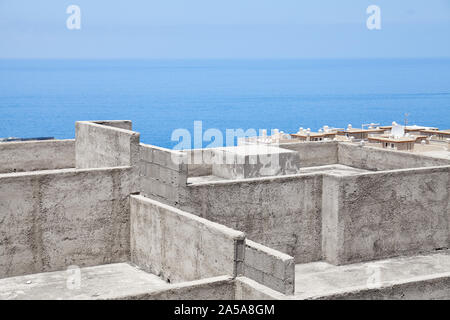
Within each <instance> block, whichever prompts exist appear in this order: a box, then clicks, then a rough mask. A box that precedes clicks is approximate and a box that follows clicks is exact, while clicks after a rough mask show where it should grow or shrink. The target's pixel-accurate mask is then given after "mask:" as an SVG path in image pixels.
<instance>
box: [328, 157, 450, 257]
mask: <svg viewBox="0 0 450 320" xmlns="http://www.w3.org/2000/svg"><path fill="white" fill-rule="evenodd" d="M325 183H326V182H325ZM328 194H329V195H332V197H336V195H337V198H334V200H333V201H332V204H331V205H330V207H329V208H326V209H327V210H325V208H324V211H323V217H324V219H325V220H327V219H328V220H329V221H334V228H336V229H335V230H334V231H333V230H331V232H330V230H328V229H327V231H326V232H325V233H324V235H325V237H330V242H331V243H334V244H335V246H337V247H336V248H335V249H334V250H337V251H338V252H325V256H326V257H327V261H330V262H332V263H335V264H345V263H351V262H358V261H369V260H375V259H382V258H386V257H392V256H396V255H405V254H417V253H420V252H423V251H431V250H434V249H439V248H448V247H450V241H449V239H450V238H449V234H450V229H449V222H450V219H449V213H450V166H448V167H435V168H421V169H408V170H397V171H390V172H377V173H366V174H361V175H355V176H344V177H339V178H338V182H337V183H335V188H334V189H333V190H332V191H330V192H328ZM329 225H331V223H330V224H329Z"/></svg>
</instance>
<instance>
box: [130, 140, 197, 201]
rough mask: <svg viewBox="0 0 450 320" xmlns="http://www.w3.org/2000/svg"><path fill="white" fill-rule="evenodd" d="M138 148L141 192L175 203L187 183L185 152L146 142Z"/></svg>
mask: <svg viewBox="0 0 450 320" xmlns="http://www.w3.org/2000/svg"><path fill="white" fill-rule="evenodd" d="M140 149H141V151H140V163H139V166H140V170H139V171H140V180H141V192H142V194H143V195H146V196H148V197H150V198H154V199H156V200H158V201H161V202H164V203H167V204H170V205H177V204H178V202H179V197H180V193H182V192H183V191H184V189H185V188H186V184H187V175H188V169H187V164H186V163H185V161H184V160H185V158H186V154H185V153H182V152H179V151H173V150H170V149H164V148H159V147H156V146H151V145H146V144H141V145H140Z"/></svg>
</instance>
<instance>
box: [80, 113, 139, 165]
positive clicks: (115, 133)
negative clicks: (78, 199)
mask: <svg viewBox="0 0 450 320" xmlns="http://www.w3.org/2000/svg"><path fill="white" fill-rule="evenodd" d="M119 123H120V122H119ZM75 131H76V132H75V135H76V139H75V140H76V142H75V159H76V167H77V168H79V169H85V168H105V167H118V166H135V165H137V163H138V162H139V133H137V132H134V131H130V130H125V129H121V128H117V127H113V126H111V125H109V124H108V125H101V124H97V123H93V122H87V121H78V122H76V123H75Z"/></svg>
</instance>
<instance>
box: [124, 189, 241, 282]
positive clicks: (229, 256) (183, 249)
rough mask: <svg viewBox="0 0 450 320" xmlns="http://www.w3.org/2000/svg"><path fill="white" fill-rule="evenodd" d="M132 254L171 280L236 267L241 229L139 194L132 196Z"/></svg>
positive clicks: (232, 272) (141, 264) (146, 267)
mask: <svg viewBox="0 0 450 320" xmlns="http://www.w3.org/2000/svg"><path fill="white" fill-rule="evenodd" d="M130 205H131V259H132V261H133V263H135V264H136V265H138V266H139V267H141V268H143V269H144V270H147V271H149V272H152V273H154V274H156V275H158V276H160V277H162V278H163V279H166V280H168V281H170V282H171V283H176V282H182V281H191V280H198V279H201V278H207V277H214V276H220V275H225V274H228V275H234V276H236V275H237V273H238V272H239V271H240V270H239V268H241V266H240V265H241V264H242V262H243V259H244V239H245V235H244V234H243V233H242V232H238V231H235V230H232V229H229V228H227V227H225V226H222V225H219V224H217V223H213V222H211V221H208V220H205V219H202V218H199V217H197V216H195V215H192V214H189V213H186V212H183V211H181V210H178V209H175V208H173V207H170V206H167V205H163V204H161V203H158V202H156V201H153V200H150V199H147V198H145V197H143V196H131V199H130Z"/></svg>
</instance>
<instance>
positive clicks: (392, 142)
mask: <svg viewBox="0 0 450 320" xmlns="http://www.w3.org/2000/svg"><path fill="white" fill-rule="evenodd" d="M368 140H369V142H374V143H379V144H380V145H381V147H382V148H385V149H386V148H390V149H395V150H413V149H414V144H415V143H416V141H417V138H416V137H400V138H394V137H392V138H391V137H384V136H381V137H368Z"/></svg>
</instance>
